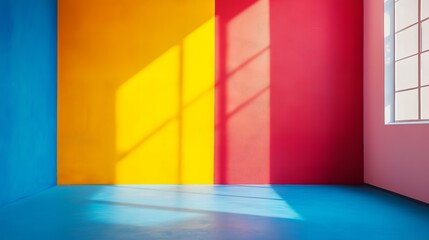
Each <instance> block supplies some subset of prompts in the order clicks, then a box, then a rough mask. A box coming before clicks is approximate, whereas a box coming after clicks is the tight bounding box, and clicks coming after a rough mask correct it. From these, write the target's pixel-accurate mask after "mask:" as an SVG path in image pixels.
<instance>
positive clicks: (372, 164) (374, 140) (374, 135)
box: [364, 0, 429, 203]
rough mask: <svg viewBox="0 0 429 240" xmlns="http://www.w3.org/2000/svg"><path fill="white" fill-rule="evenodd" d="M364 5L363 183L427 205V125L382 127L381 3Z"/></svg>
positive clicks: (371, 0) (367, 1)
mask: <svg viewBox="0 0 429 240" xmlns="http://www.w3.org/2000/svg"><path fill="white" fill-rule="evenodd" d="M364 4H365V8H364V11H365V15H364V19H365V24H364V26H365V34H364V35H365V38H364V46H365V48H364V56H365V57H364V86H365V88H364V106H365V113H364V115H365V118H364V123H365V129H364V135H365V139H364V140H365V141H364V143H365V182H366V183H369V184H372V185H375V186H378V187H381V188H385V189H388V190H390V191H393V192H397V193H400V194H403V195H406V196H408V197H412V198H415V199H418V200H421V201H424V202H427V203H429V187H428V186H429V175H428V173H429V150H428V146H429V137H428V136H429V125H428V124H419V125H384V24H383V18H384V9H383V7H384V1H383V0H365V1H364Z"/></svg>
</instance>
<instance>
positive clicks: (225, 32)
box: [215, 0, 363, 184]
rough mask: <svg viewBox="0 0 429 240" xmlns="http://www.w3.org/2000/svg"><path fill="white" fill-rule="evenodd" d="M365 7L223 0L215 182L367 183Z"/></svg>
mask: <svg viewBox="0 0 429 240" xmlns="http://www.w3.org/2000/svg"><path fill="white" fill-rule="evenodd" d="M362 15H363V12H362V3H361V1H341V0H325V1H317V0H300V1H292V0H288V1H281V0H260V1H251V0H247V1H238V0H234V1H226V0H217V1H216V25H217V26H216V28H217V29H216V36H217V46H216V48H217V50H216V51H217V52H216V54H217V55H216V74H217V76H216V81H217V82H216V146H215V182H216V183H219V184H240V183H255V184H268V183H271V184H293V183H295V184H353V183H361V182H362V180H363V179H362V178H363V135H362V133H363V131H362V128H363V120H362V118H363V109H362V107H363V104H362V66H363V65H362V59H363V56H362V49H363V46H362V37H363V31H362V26H363V25H362V19H363V18H362Z"/></svg>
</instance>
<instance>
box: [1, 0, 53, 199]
mask: <svg viewBox="0 0 429 240" xmlns="http://www.w3.org/2000/svg"><path fill="white" fill-rule="evenodd" d="M56 7H57V5H56V1H54V0H37V1H36V0H34V1H28V0H0V205H2V204H5V203H8V202H11V201H13V200H15V199H18V198H22V197H25V196H27V195H30V194H33V193H36V192H38V191H41V190H44V189H46V188H49V187H51V186H54V185H55V184H56V106H57V104H56V86H57V84H56V53H57V50H56V46H57V45H56V38H57V37H56V34H57V30H56V18H57V10H56Z"/></svg>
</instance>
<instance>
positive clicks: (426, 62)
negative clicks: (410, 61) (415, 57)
mask: <svg viewBox="0 0 429 240" xmlns="http://www.w3.org/2000/svg"><path fill="white" fill-rule="evenodd" d="M420 64H421V65H422V66H421V71H422V73H421V84H422V85H429V52H425V53H423V54H422V56H421V63H420Z"/></svg>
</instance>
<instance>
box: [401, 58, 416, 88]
mask: <svg viewBox="0 0 429 240" xmlns="http://www.w3.org/2000/svg"><path fill="white" fill-rule="evenodd" d="M418 84H419V58H418V56H414V57H411V58H407V59H404V60H401V61H399V62H397V63H396V66H395V90H396V91H398V90H403V89H407V88H414V87H417V86H418Z"/></svg>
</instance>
